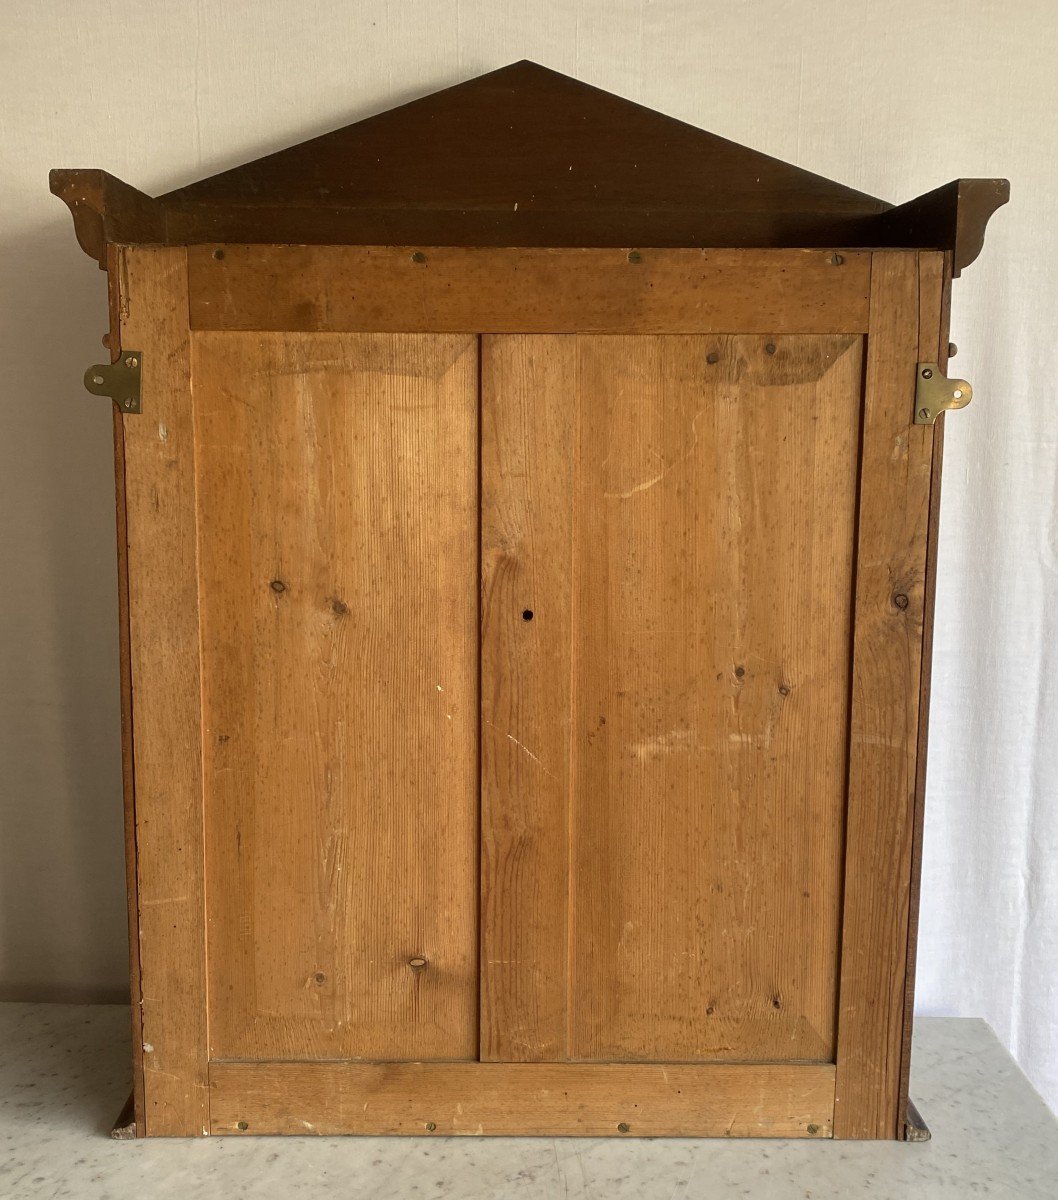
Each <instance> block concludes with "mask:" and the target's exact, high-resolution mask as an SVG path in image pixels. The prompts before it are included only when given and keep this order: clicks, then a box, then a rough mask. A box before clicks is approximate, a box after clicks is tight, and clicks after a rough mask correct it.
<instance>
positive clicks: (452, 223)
mask: <svg viewBox="0 0 1058 1200" xmlns="http://www.w3.org/2000/svg"><path fill="white" fill-rule="evenodd" d="M51 187H52V191H54V192H55V193H56V194H57V195H59V196H60V197H61V198H62V199H63V200H65V201H66V203H67V204H68V205H69V206H70V207H71V209H72V210H73V213H74V223H75V226H76V229H77V236H78V240H79V241H80V243H81V245H82V246H83V247H84V249H85V251H86V252H87V253H88V254H90V255H92V256H93V257H94V258H96V259H97V260H98V261H99V262H100V264H102V263H103V262H104V248H105V245H106V243H107V242H118V243H122V244H127V245H133V244H135V245H194V244H201V243H211V242H244V243H272V244H278V243H299V244H312V245H326V244H335V245H437V246H597V247H603V246H625V247H628V246H656V247H662V246H691V247H712V248H723V247H736V246H737V247H743V248H764V247H829V246H841V247H864V248H869V247H875V246H906V247H919V246H921V247H932V248H936V249H946V250H952V249H953V250H955V251H956V264H955V265H956V273H958V270H959V269H961V267H963V266H965V265H966V264H967V263H968V262H971V261H972V260H973V258H974V257H976V254H977V252H978V251H979V249H980V245H981V240H982V238H983V236H984V227H985V223H986V222H987V220H988V217H989V216H990V215H991V213H992V211H993V210H994V209H995V208H996V207H997V206H998V205H999V204H1001V203H1003V202H1004V200H1005V199H1006V194H1007V185H1006V181H1005V180H972V179H971V180H956V181H955V182H954V183H951V184H948V185H946V186H945V187H944V188H941V189H939V190H938V191H936V192H931V193H929V194H928V195H927V196H924V197H921V198H920V199H919V200H915V201H911V202H910V203H909V204H905V205H902V206H900V207H899V208H893V207H892V205H890V204H888V203H887V202H886V201H884V200H879V199H876V198H875V197H873V196H868V195H865V194H864V193H863V192H858V191H855V190H854V189H852V188H848V187H844V186H843V185H841V184H838V183H834V182H832V181H830V180H827V179H824V178H822V177H821V176H819V175H813V174H811V173H810V172H808V171H803V170H801V169H800V168H798V167H794V166H790V165H789V164H787V163H783V162H780V161H779V160H778V159H774V158H771V157H769V156H768V155H766V154H761V153H760V152H758V151H755V150H750V149H748V148H746V147H744V146H739V145H737V144H736V143H734V142H730V141H727V140H726V139H724V138H721V137H718V136H717V135H715V134H712V133H707V132H705V131H704V130H701V129H696V128H695V127H694V126H692V125H687V124H685V123H684V122H682V121H677V120H675V119H674V118H672V117H667V116H664V115H663V114H661V113H657V112H653V111H651V110H650V109H647V108H644V107H642V106H641V105H638V104H633V103H632V102H631V101H628V100H624V99H621V98H620V97H618V96H613V95H611V94H610V93H608V92H604V91H601V90H600V89H598V88H594V87H590V86H589V85H588V84H585V83H581V82H579V81H578V80H575V79H570V78H569V77H567V76H565V75H560V74H559V73H558V72H556V71H551V70H548V69H547V68H546V67H541V66H538V65H537V64H536V63H531V62H519V63H514V64H513V65H511V66H508V67H503V68H501V69H500V70H498V71H492V72H490V73H489V74H487V75H482V76H480V77H478V78H477V79H471V80H469V81H468V82H466V83H461V84H458V85H456V86H455V87H450V88H446V89H445V90H444V91H441V92H436V93H434V94H432V95H429V96H426V97H424V98H422V99H420V100H415V101H412V102H411V103H410V104H404V105H401V106H400V107H398V108H395V109H391V110H390V111H388V112H384V113H380V114H379V115H377V116H374V117H369V118H367V119H366V120H363V121H358V122H355V123H354V124H352V125H348V126H346V127H345V128H343V129H339V130H336V131H335V132H333V133H329V134H325V135H324V136H322V137H318V138H313V139H311V140H310V141H307V142H303V143H301V144H300V145H298V146H293V147H291V148H289V149H287V150H281V151H279V152H278V153H276V154H271V155H267V156H266V157H264V158H261V159H258V160H257V161H255V162H252V163H248V164H246V165H245V166H241V167H236V168H234V169H233V170H230V171H224V172H222V173H221V174H219V175H215V176H213V177H211V178H209V179H204V180H201V181H200V182H198V183H194V184H191V185H189V186H188V187H184V188H180V189H178V190H177V191H174V192H169V193H167V194H166V195H164V196H160V197H158V199H156V200H151V199H150V198H149V197H147V196H146V195H144V193H142V192H140V191H137V190H136V189H135V188H132V187H130V186H129V185H128V184H125V183H122V182H121V181H120V180H118V179H115V178H114V177H113V176H111V175H108V174H107V173H106V172H104V171H99V170H66V171H53V172H52V177H51Z"/></svg>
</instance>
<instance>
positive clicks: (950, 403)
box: [915, 362, 974, 425]
mask: <svg viewBox="0 0 1058 1200" xmlns="http://www.w3.org/2000/svg"><path fill="white" fill-rule="evenodd" d="M916 377H917V380H918V382H917V383H916V385H915V424H916V425H932V424H933V422H934V421H935V420H936V419H937V418H938V417H939V416H940V414H941V413H942V412H946V411H947V410H949V409H953V408H965V407H966V406H967V404H969V403H970V400H971V399H972V398H973V394H974V392H973V388H972V387H970V385H969V384H968V383H967V382H966V380H965V379H948V378H947V377H946V376H945V374H944V372H943V371H942V370H941V368H940V364H939V363H935V362H933V363H929V362H921V363H919V364H918V371H917V373H916Z"/></svg>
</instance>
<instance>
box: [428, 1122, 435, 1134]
mask: <svg viewBox="0 0 1058 1200" xmlns="http://www.w3.org/2000/svg"><path fill="white" fill-rule="evenodd" d="M426 1128H427V1129H428V1130H429V1131H430V1132H431V1133H433V1131H434V1130H435V1129H436V1128H437V1122H436V1121H427V1122H426Z"/></svg>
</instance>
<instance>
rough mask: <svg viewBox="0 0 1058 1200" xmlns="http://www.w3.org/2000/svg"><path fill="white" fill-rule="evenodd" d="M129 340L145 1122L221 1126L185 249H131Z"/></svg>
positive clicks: (125, 324) (175, 1129)
mask: <svg viewBox="0 0 1058 1200" xmlns="http://www.w3.org/2000/svg"><path fill="white" fill-rule="evenodd" d="M122 290H123V296H124V298H125V304H126V306H127V307H126V308H125V311H124V315H123V319H122V329H121V335H122V343H123V345H125V346H131V347H133V348H135V349H137V350H141V351H142V353H143V367H142V403H143V412H142V414H141V415H139V416H137V417H135V418H134V419H131V418H130V419H129V420H128V421H127V422H126V423H125V427H124V451H125V501H126V530H127V537H128V551H127V560H126V561H127V570H128V604H129V660H130V664H131V685H132V695H133V697H134V715H135V727H136V737H135V742H134V747H133V771H134V776H135V790H136V796H135V820H136V853H137V865H138V871H137V882H138V892H139V959H140V990H141V993H142V1020H141V1033H142V1038H143V1071H144V1084H143V1086H144V1122H145V1127H146V1132H147V1134H148V1135H166V1134H169V1135H183V1136H187V1135H192V1134H200V1133H204V1132H206V1131H207V1129H208V1126H209V1115H208V1095H207V1088H206V978H205V967H206V962H205V959H206V952H205V935H206V924H205V899H204V891H203V827H202V754H201V704H200V682H201V681H200V672H199V612H198V570H197V546H196V528H195V444H194V428H193V422H192V412H191V386H190V349H189V333H188V329H187V269H186V256H185V254H184V252H183V251H182V250H136V249H130V250H127V251H126V252H125V255H124V278H123V288H122Z"/></svg>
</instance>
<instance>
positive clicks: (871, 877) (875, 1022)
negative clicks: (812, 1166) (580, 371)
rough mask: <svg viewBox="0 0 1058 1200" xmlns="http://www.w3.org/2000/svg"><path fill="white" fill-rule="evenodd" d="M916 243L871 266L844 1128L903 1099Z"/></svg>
mask: <svg viewBox="0 0 1058 1200" xmlns="http://www.w3.org/2000/svg"><path fill="white" fill-rule="evenodd" d="M919 321H920V311H919V273H918V255H917V253H915V252H911V251H893V252H878V253H876V254H875V255H874V264H873V268H872V276H871V322H870V329H869V333H868V349H867V369H866V385H865V396H864V417H863V429H864V434H863V452H862V458H861V468H860V497H859V532H858V541H857V557H856V584H855V589H856V592H855V613H856V617H855V633H854V644H853V669H852V693H851V719H850V736H849V784H848V816H847V835H846V855H845V900H844V923H843V931H842V960H841V981H840V991H839V998H838V1048H837V1085H836V1095H835V1117H834V1136H835V1137H839V1138H893V1137H895V1136H896V1125H897V1119H898V1111H899V1107H900V1105H899V1090H900V1075H901V1056H902V1043H903V1021H904V998H905V984H906V969H907V937H908V919H909V912H910V896H911V860H912V842H913V828H914V812H915V789H916V774H917V746H918V731H919V684H920V667H921V660H922V629H923V612H924V604H925V586H924V585H925V570H924V568H925V551H926V538H927V530H928V524H929V498H930V479H931V469H932V450H933V429H932V427H930V426H925V425H915V424H913V415H914V396H915V367H916V363H917V361H918V355H919V336H920V335H919Z"/></svg>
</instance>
